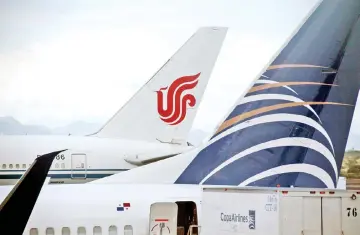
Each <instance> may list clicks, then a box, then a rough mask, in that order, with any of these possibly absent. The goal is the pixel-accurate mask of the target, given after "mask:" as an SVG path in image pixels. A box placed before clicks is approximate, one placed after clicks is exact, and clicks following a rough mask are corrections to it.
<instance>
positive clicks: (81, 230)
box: [77, 227, 86, 235]
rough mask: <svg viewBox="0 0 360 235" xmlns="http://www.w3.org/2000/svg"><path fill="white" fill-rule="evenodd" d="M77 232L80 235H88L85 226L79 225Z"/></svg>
mask: <svg viewBox="0 0 360 235" xmlns="http://www.w3.org/2000/svg"><path fill="white" fill-rule="evenodd" d="M77 234H78V235H86V229H85V228H84V227H78V229H77Z"/></svg>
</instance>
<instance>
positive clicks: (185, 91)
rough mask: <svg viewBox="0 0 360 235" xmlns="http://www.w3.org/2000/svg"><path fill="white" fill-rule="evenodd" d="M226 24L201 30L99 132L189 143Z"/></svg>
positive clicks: (137, 138) (133, 137) (109, 135)
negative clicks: (189, 134)
mask: <svg viewBox="0 0 360 235" xmlns="http://www.w3.org/2000/svg"><path fill="white" fill-rule="evenodd" d="M226 33H227V28H224V27H203V28H200V29H199V30H198V31H197V32H196V33H195V34H194V35H193V36H192V37H191V38H190V39H189V40H188V41H187V42H186V43H185V44H184V45H183V46H182V47H181V48H180V49H179V50H178V51H177V52H176V53H175V54H174V55H173V56H172V57H171V58H170V59H169V60H168V61H167V62H166V64H165V65H163V67H161V68H160V70H159V71H158V72H157V73H156V74H155V75H154V76H153V77H152V78H151V79H150V80H149V81H148V82H147V83H146V84H145V85H144V86H143V87H142V88H141V89H140V90H139V91H138V92H137V93H136V94H135V95H134V96H133V97H132V98H131V99H130V100H129V101H128V102H127V103H126V104H125V105H124V106H123V107H122V108H121V109H120V110H119V111H118V112H117V113H116V114H115V116H113V117H112V118H111V119H110V121H108V122H107V123H106V124H105V125H104V126H103V127H102V128H101V129H100V130H99V131H98V132H97V133H95V134H94V135H96V136H99V137H107V138H127V139H135V140H144V141H152V142H165V143H175V144H184V145H186V138H187V136H188V133H189V131H190V128H191V126H192V124H193V121H194V119H195V116H196V112H197V109H198V107H199V104H200V102H201V99H202V97H203V94H204V92H205V88H206V86H207V84H208V81H209V78H210V75H211V72H212V69H213V67H214V65H215V62H216V60H217V57H218V54H219V52H220V49H221V47H222V43H223V41H224V39H225V35H226Z"/></svg>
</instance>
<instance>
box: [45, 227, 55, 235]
mask: <svg viewBox="0 0 360 235" xmlns="http://www.w3.org/2000/svg"><path fill="white" fill-rule="evenodd" d="M46 235H55V231H54V229H53V228H47V229H46Z"/></svg>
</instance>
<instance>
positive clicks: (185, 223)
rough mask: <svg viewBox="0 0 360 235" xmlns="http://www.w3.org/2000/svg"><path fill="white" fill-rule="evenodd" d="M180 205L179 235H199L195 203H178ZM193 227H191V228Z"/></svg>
mask: <svg viewBox="0 0 360 235" xmlns="http://www.w3.org/2000/svg"><path fill="white" fill-rule="evenodd" d="M176 204H177V205H178V215H177V235H190V234H192V235H198V234H199V231H198V227H197V226H198V218H197V208H196V204H195V202H192V201H184V202H176ZM190 226H191V227H190Z"/></svg>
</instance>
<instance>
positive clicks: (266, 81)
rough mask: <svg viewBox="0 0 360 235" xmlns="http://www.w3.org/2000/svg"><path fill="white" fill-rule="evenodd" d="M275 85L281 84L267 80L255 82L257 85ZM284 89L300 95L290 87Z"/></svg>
mask: <svg viewBox="0 0 360 235" xmlns="http://www.w3.org/2000/svg"><path fill="white" fill-rule="evenodd" d="M262 76H263V77H266V78H269V77H267V76H265V75H262ZM275 83H279V82H277V81H273V80H267V79H259V80H257V81H256V82H255V84H275ZM282 87H285V88H286V89H288V90H289V91H292V92H294V93H295V94H297V95H298V93H297V92H296V91H295V90H294V89H292V88H291V87H289V86H282Z"/></svg>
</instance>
